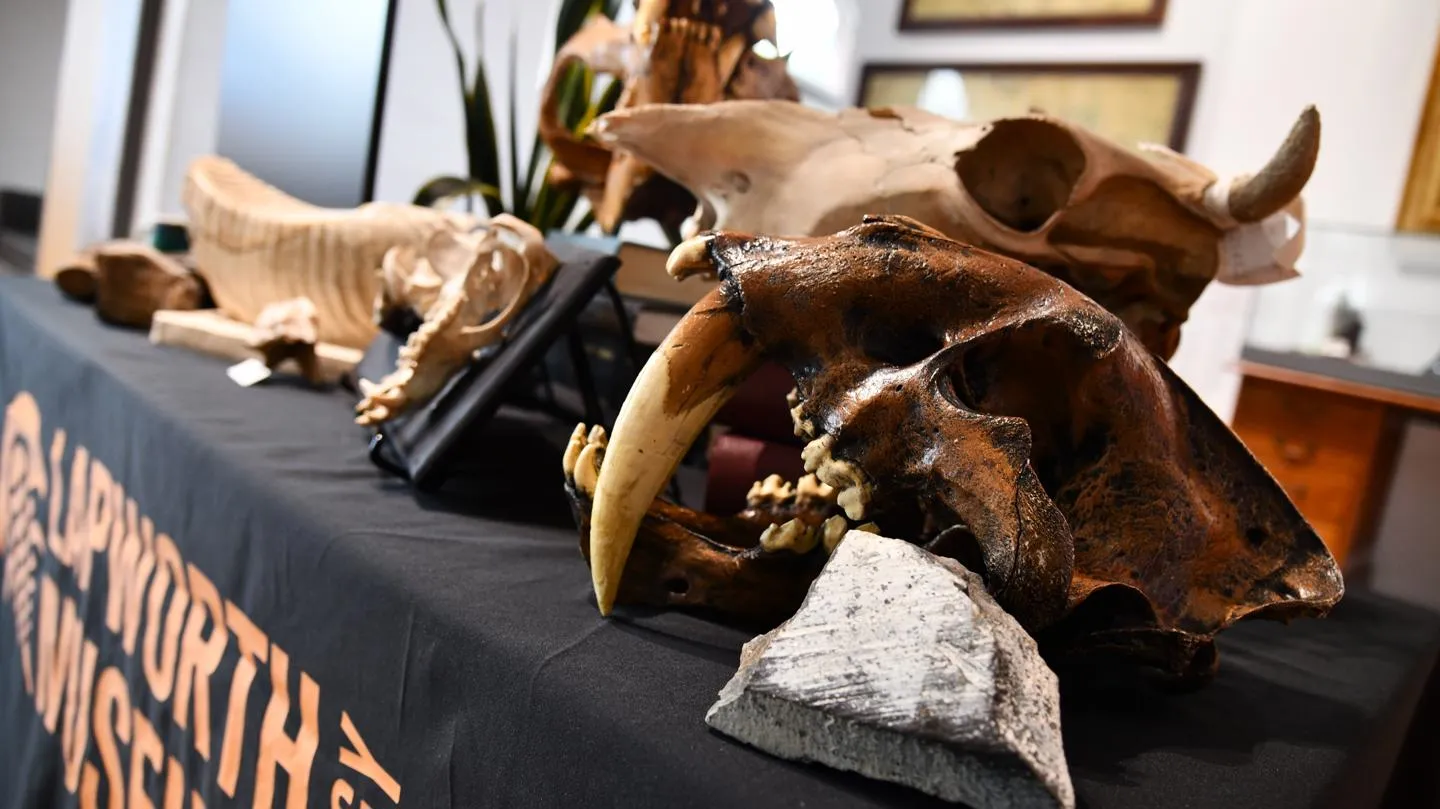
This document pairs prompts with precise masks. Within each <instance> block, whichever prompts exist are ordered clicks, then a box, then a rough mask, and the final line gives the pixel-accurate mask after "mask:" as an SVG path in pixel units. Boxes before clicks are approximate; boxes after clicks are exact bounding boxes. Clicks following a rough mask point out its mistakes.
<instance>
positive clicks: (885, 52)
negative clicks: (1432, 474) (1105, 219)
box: [849, 0, 1440, 418]
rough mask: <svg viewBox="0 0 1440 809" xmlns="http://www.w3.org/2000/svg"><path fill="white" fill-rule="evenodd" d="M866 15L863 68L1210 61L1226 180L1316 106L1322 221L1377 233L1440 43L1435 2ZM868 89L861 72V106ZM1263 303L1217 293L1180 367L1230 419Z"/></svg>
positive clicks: (1315, 188) (1202, 116)
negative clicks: (971, 23) (1103, 23)
mask: <svg viewBox="0 0 1440 809" xmlns="http://www.w3.org/2000/svg"><path fill="white" fill-rule="evenodd" d="M858 5H859V6H860V9H861V24H860V32H861V34H860V39H859V42H858V48H857V50H858V52H859V60H860V61H861V62H865V61H872V62H904V61H913V62H943V61H947V60H948V61H954V62H985V61H1000V62H1005V61H1010V62H1023V61H1056V62H1065V61H1097V62H1110V61H1192V60H1193V61H1199V62H1202V63H1203V65H1204V67H1203V70H1202V75H1201V79H1200V91H1199V95H1198V97H1197V99H1196V104H1195V112H1194V117H1193V118H1192V120H1191V129H1190V138H1189V142H1188V144H1187V151H1188V152H1189V153H1190V154H1191V155H1192V156H1194V157H1195V158H1196V159H1198V160H1200V161H1201V162H1203V163H1205V164H1207V165H1209V166H1211V167H1212V168H1215V169H1216V170H1218V171H1220V172H1222V173H1229V172H1241V171H1249V170H1253V169H1254V168H1256V167H1258V166H1259V165H1261V164H1262V163H1263V162H1264V161H1265V159H1266V158H1268V157H1269V156H1270V154H1271V152H1273V150H1274V149H1275V147H1276V146H1277V145H1279V142H1280V140H1281V139H1282V138H1283V137H1284V135H1285V132H1286V131H1287V130H1288V129H1289V126H1290V124H1291V123H1292V122H1293V121H1294V119H1295V116H1296V114H1298V113H1299V111H1300V110H1301V108H1303V107H1304V106H1305V105H1306V104H1311V103H1313V104H1315V105H1316V106H1317V107H1318V108H1319V109H1320V114H1321V117H1322V120H1323V122H1324V137H1323V146H1322V148H1321V152H1320V162H1319V165H1318V166H1317V168H1316V171H1315V175H1314V177H1313V178H1312V179H1311V181H1310V184H1309V186H1308V187H1307V188H1306V191H1305V199H1306V204H1307V210H1308V213H1309V216H1310V219H1311V220H1312V221H1313V222H1320V223H1331V224H1341V225H1349V226H1354V225H1358V226H1367V227H1377V228H1389V227H1391V226H1392V225H1393V224H1394V221H1395V214H1396V210H1397V208H1398V205H1399V202H1400V195H1401V192H1402V190H1403V187H1404V182H1405V175H1406V172H1407V170H1408V167H1409V160H1410V149H1411V146H1412V144H1413V142H1414V136H1415V130H1416V127H1417V125H1418V122H1419V115H1420V106H1421V100H1422V98H1423V96H1424V93H1425V87H1426V82H1427V81H1428V79H1429V70H1430V65H1431V58H1432V56H1433V54H1434V53H1435V45H1436V36H1437V33H1440V3H1436V2H1435V1H1434V0H1383V2H1364V3H1361V2H1354V0H1170V3H1169V13H1168V14H1167V16H1166V19H1165V23H1164V25H1163V27H1161V28H1160V29H1159V30H1155V29H1150V30H1122V29H1115V30H1090V29H1055V30H1031V31H1023V32H1001V31H994V30H987V31H983V32H966V33H949V32H946V33H904V34H902V33H900V32H899V31H898V30H897V27H896V26H897V22H898V20H899V19H900V0H867V1H866V2H864V3H860V4H858ZM858 80H859V68H858V66H857V68H856V71H855V73H854V74H853V75H852V84H851V88H850V93H849V95H850V97H851V98H854V97H855V95H856V93H855V86H854V85H855V83H856V82H858ZM1300 268H1301V270H1302V271H1303V270H1304V268H1305V260H1304V259H1303V258H1302V259H1301V262H1300ZM1252 295H1253V292H1252V291H1251V290H1246V289H1237V288H1232V287H1223V286H1220V285H1212V286H1211V287H1210V289H1209V290H1208V291H1207V292H1206V293H1205V295H1204V296H1203V297H1202V298H1201V299H1200V301H1199V302H1198V303H1197V305H1196V306H1195V308H1194V309H1193V311H1192V312H1191V320H1190V323H1189V324H1187V325H1186V327H1185V332H1184V337H1183V339H1182V340H1181V347H1180V352H1179V354H1178V355H1177V356H1176V357H1175V360H1174V363H1173V365H1174V366H1175V368H1176V370H1177V371H1179V372H1180V374H1181V375H1182V376H1184V377H1185V378H1186V380H1187V381H1189V382H1190V384H1191V385H1192V386H1193V387H1195V389H1196V390H1197V391H1198V392H1199V393H1200V395H1201V396H1202V397H1204V399H1205V400H1206V401H1207V402H1208V403H1209V404H1210V406H1211V407H1212V408H1214V409H1215V410H1216V411H1217V412H1219V413H1220V414H1221V415H1222V416H1224V417H1226V418H1228V417H1229V415H1230V413H1231V412H1232V411H1233V409H1234V400H1235V396H1236V394H1237V393H1238V390H1239V381H1240V380H1239V376H1238V374H1237V373H1236V371H1235V359H1236V357H1238V355H1239V351H1240V346H1241V344H1242V342H1243V341H1244V335H1245V328H1246V324H1247V322H1248V319H1247V314H1248V311H1249V308H1250V305H1251V298H1252Z"/></svg>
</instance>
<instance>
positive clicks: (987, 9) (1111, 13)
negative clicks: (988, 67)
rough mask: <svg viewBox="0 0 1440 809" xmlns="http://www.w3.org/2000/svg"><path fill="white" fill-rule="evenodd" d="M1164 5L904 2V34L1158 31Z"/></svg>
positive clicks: (1161, 0)
mask: <svg viewBox="0 0 1440 809" xmlns="http://www.w3.org/2000/svg"><path fill="white" fill-rule="evenodd" d="M1165 3H1166V0H904V2H903V3H902V4H901V9H900V29H901V30H902V31H915V30H932V29H937V28H940V29H943V28H1001V27H1038V26H1116V25H1125V26H1131V25H1133V26H1140V27H1156V26H1159V25H1160V23H1161V22H1163V21H1164V19H1165Z"/></svg>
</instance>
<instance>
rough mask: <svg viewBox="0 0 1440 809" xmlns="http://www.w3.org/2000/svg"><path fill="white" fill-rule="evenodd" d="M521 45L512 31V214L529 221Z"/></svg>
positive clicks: (512, 30)
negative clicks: (518, 101) (522, 175)
mask: <svg viewBox="0 0 1440 809" xmlns="http://www.w3.org/2000/svg"><path fill="white" fill-rule="evenodd" d="M519 50H520V45H519V42H518V40H517V39H516V36H515V31H514V29H511V31H510V206H509V207H510V212H511V213H513V214H515V216H517V217H519V218H520V219H527V217H528V216H529V213H530V210H529V209H530V200H529V197H530V189H529V188H528V186H529V181H528V178H527V180H526V183H525V185H521V183H520V134H519V131H520V120H519V119H520V111H519V110H518V109H517V108H516V101H515V100H516V98H518V97H519V95H520V80H519V74H520V71H519V66H520V59H519V56H518V54H519Z"/></svg>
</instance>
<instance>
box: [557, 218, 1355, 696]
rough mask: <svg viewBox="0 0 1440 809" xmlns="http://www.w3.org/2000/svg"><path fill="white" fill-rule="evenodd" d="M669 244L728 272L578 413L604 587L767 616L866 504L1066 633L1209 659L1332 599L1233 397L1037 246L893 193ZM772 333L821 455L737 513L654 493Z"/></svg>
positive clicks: (1313, 547) (1192, 666) (578, 460)
mask: <svg viewBox="0 0 1440 809" xmlns="http://www.w3.org/2000/svg"><path fill="white" fill-rule="evenodd" d="M670 264H671V270H672V272H673V273H674V274H676V275H680V276H684V275H687V274H692V273H696V272H708V273H714V274H716V275H718V277H719V281H720V283H719V286H718V288H717V289H715V290H713V291H712V292H711V293H710V294H709V295H707V296H706V297H705V298H704V299H703V300H701V301H700V303H698V304H696V306H695V307H694V308H693V309H691V310H690V312H689V314H687V315H686V316H685V318H684V319H683V320H681V322H680V323H679V324H678V325H677V326H676V327H675V329H674V331H672V332H671V334H670V336H669V337H668V338H667V339H666V341H665V343H664V344H663V345H662V346H661V347H660V348H659V349H658V350H657V351H656V352H655V354H654V355H653V356H652V357H651V359H650V361H649V362H648V363H647V364H646V366H645V368H644V370H643V371H642V372H641V374H640V377H639V378H638V379H637V380H636V382H635V385H634V387H633V388H632V389H631V391H630V394H629V396H628V397H627V398H626V400H625V404H624V406H623V407H622V409H621V411H620V415H619V417H618V418H617V420H616V422H615V429H614V431H613V433H611V435H610V436H609V437H608V439H607V437H606V436H605V435H604V434H603V432H601V431H595V432H592V433H590V434H589V435H588V436H587V435H586V434H585V433H584V431H577V433H576V436H575V438H574V440H573V441H572V446H571V449H570V451H569V452H567V453H566V457H565V468H566V474H567V487H568V490H569V492H570V494H571V497H572V498H573V499H574V502H575V506H576V512H577V516H578V517H579V522H580V525H581V530H582V540H581V541H582V543H583V544H584V545H585V546H586V549H587V551H588V557H589V560H590V565H591V573H592V576H593V577H594V584H595V592H596V596H597V599H598V602H599V605H600V609H601V611H602V612H609V610H610V609H611V607H612V605H614V604H615V603H617V601H621V602H625V601H628V602H632V603H633V602H639V603H649V604H683V605H691V606H703V607H709V608H711V609H716V610H720V611H722V612H725V613H729V614H731V615H736V616H741V617H745V618H748V619H751V620H754V621H758V622H772V625H773V622H778V621H779V620H782V619H784V618H785V617H788V614H787V612H786V610H787V609H788V610H793V609H794V608H795V606H797V605H798V603H799V599H800V598H802V597H803V595H804V593H805V588H806V587H807V586H808V584H809V582H810V579H811V578H813V576H814V575H815V573H816V571H818V569H819V566H820V564H821V563H822V561H823V554H824V549H823V548H824V546H826V545H830V544H833V540H834V539H838V538H839V537H840V536H841V535H843V534H844V532H845V530H846V529H847V527H848V524H849V523H861V524H862V525H863V524H865V523H868V522H870V521H874V522H875V523H878V525H879V529H880V531H881V532H883V533H884V534H885V535H887V536H896V537H901V538H905V539H908V540H910V541H913V542H916V543H919V544H922V545H924V546H925V547H927V548H929V549H930V550H932V551H933V552H935V553H939V554H942V555H947V556H953V557H956V558H958V559H960V560H961V561H962V562H963V563H964V564H965V565H966V567H968V568H970V569H972V570H976V571H979V572H981V573H982V575H983V576H984V577H985V580H986V583H987V586H988V588H989V589H990V591H991V593H992V595H994V596H995V598H996V600H997V601H999V602H1000V603H1001V604H1002V605H1003V606H1004V607H1005V608H1006V609H1007V610H1008V611H1009V612H1010V613H1011V614H1012V615H1014V616H1015V617H1016V619H1018V620H1019V621H1020V622H1021V623H1022V624H1023V625H1025V627H1026V628H1027V629H1029V630H1030V631H1031V632H1034V633H1037V635H1038V636H1039V637H1040V638H1041V640H1042V643H1045V642H1046V641H1047V640H1048V641H1049V642H1050V644H1051V648H1053V649H1057V650H1059V651H1060V652H1061V653H1063V654H1080V655H1090V654H1116V655H1119V656H1122V657H1125V658H1127V659H1130V660H1134V661H1138V662H1140V663H1141V664H1143V665H1147V666H1150V667H1154V668H1156V669H1158V670H1160V671H1161V672H1163V673H1164V674H1165V675H1167V676H1170V677H1173V678H1176V679H1180V680H1200V679H1204V678H1205V677H1206V676H1208V674H1210V673H1211V672H1212V671H1213V667H1214V664H1215V660H1216V658H1215V650H1214V645H1213V638H1214V635H1215V633H1217V632H1218V631H1220V630H1222V629H1224V628H1225V627H1227V626H1229V625H1230V624H1232V623H1234V622H1235V621H1237V620H1239V619H1241V618H1244V617H1247V616H1250V617H1260V616H1268V617H1280V618H1289V617H1292V616H1300V615H1320V614H1324V613H1325V612H1326V611H1327V610H1328V609H1329V608H1330V607H1331V606H1332V605H1333V604H1334V603H1335V602H1336V601H1337V600H1338V599H1339V598H1340V596H1341V593H1342V592H1343V584H1342V581H1341V577H1340V573H1339V571H1338V570H1337V568H1336V565H1335V561H1334V559H1333V558H1332V557H1331V556H1330V553H1329V552H1328V551H1327V550H1326V549H1325V546H1324V545H1323V544H1322V543H1321V541H1320V538H1319V537H1318V536H1316V534H1315V532H1314V530H1312V529H1311V528H1310V526H1309V525H1308V524H1307V523H1306V522H1305V519H1304V518H1303V517H1302V516H1301V515H1300V513H1299V512H1298V511H1296V509H1295V507H1294V505H1292V504H1291V502H1290V501H1289V499H1288V498H1287V497H1286V496H1285V494H1284V492H1283V491H1281V489H1280V487H1279V486H1278V485H1277V484H1276V483H1275V481H1274V479H1273V478H1271V477H1270V476H1269V475H1268V474H1267V473H1266V472H1265V470H1264V469H1263V468H1262V467H1261V466H1260V465H1259V463H1257V462H1256V461H1255V459H1254V457H1253V456H1251V455H1250V453H1249V452H1248V451H1247V450H1246V449H1245V447H1244V446H1243V445H1242V444H1241V443H1240V441H1239V439H1237V438H1236V437H1235V435H1234V434H1233V433H1231V432H1230V430H1229V429H1228V428H1227V427H1226V426H1225V425H1224V423H1223V422H1221V421H1220V419H1218V418H1217V417H1216V416H1215V415H1214V414H1213V413H1211V412H1210V411H1209V410H1208V409H1207V408H1206V407H1205V405H1204V404H1203V403H1201V401H1200V400H1199V398H1198V397H1196V395H1195V394H1194V392H1192V391H1191V390H1190V389H1189V388H1188V387H1186V386H1185V384H1184V383H1183V382H1182V381H1180V379H1179V378H1178V377H1176V376H1175V374H1174V373H1173V372H1171V371H1170V370H1169V368H1168V367H1166V365H1165V364H1164V363H1163V362H1161V361H1160V360H1159V359H1157V358H1156V357H1155V356H1154V355H1153V354H1152V353H1151V352H1149V351H1148V350H1146V349H1145V347H1144V346H1142V345H1141V344H1140V342H1139V341H1138V340H1137V339H1136V338H1135V336H1134V335H1133V334H1132V333H1131V332H1130V331H1129V330H1127V329H1126V328H1124V327H1123V326H1122V324H1121V323H1120V321H1119V320H1118V319H1117V318H1116V317H1115V316H1114V315H1112V314H1111V313H1109V312H1107V311H1106V310H1104V309H1102V308H1101V307H1100V306H1098V305H1096V303H1095V302H1094V301H1092V300H1090V299H1089V298H1087V297H1085V296H1084V295H1081V294H1079V293H1077V292H1076V291H1075V290H1074V289H1072V288H1071V287H1069V286H1067V285H1065V284H1063V283H1060V282H1059V281H1057V280H1056V279H1055V278H1053V277H1051V276H1049V275H1046V274H1045V273H1042V272H1040V271H1038V270H1036V269H1035V268H1033V267H1029V266H1027V265H1025V264H1022V263H1020V262H1018V261H1014V260H1011V259H1007V258H1003V257H1001V256H997V255H994V254H991V253H988V252H986V251H984V250H980V249H978V248H973V247H970V246H968V245H964V244H960V243H958V242H954V241H951V240H950V239H948V238H946V237H945V236H944V235H943V234H941V233H939V232H938V231H936V230H934V229H931V228H929V227H926V226H924V225H921V224H920V223H918V222H916V221H914V220H911V219H907V218H904V217H867V218H866V220H865V222H864V223H863V224H861V225H859V226H857V227H853V228H850V229H849V230H846V231H843V232H841V233H838V234H835V235H833V236H827V237H822V238H797V239H777V238H767V237H751V236H746V235H740V234H733V233H718V234H711V235H708V236H703V237H698V238H696V239H694V240H691V241H689V242H686V243H685V244H682V245H680V246H679V247H677V248H676V250H675V251H674V253H673V254H672V255H671V262H670ZM770 360H773V361H776V362H779V363H781V364H782V365H784V366H785V367H787V368H788V369H789V371H790V373H791V374H792V375H793V377H794V379H795V385H796V391H795V393H794V394H793V395H792V410H791V415H792V417H793V419H794V422H795V428H796V433H797V435H799V436H801V437H803V438H805V439H806V440H808V441H809V445H808V446H807V447H806V449H805V462H806V468H807V469H809V470H810V471H811V472H813V473H814V474H815V475H816V477H818V481H816V480H810V481H809V482H808V484H807V483H806V482H805V481H802V482H801V485H799V486H795V487H786V486H784V485H780V484H779V482H778V481H774V482H773V483H772V484H771V485H768V486H767V485H765V484H762V485H761V486H759V487H757V491H755V492H754V493H752V494H753V496H752V499H751V509H750V510H749V511H747V512H745V513H742V514H741V515H738V516H737V517H733V518H726V517H720V516H715V515H708V514H700V513H697V512H693V511H689V510H687V509H684V508H682V507H680V506H676V505H673V504H669V503H665V502H663V501H661V500H658V499H656V497H657V495H658V494H659V493H660V492H661V490H662V489H663V488H664V486H665V484H666V482H667V481H668V479H669V478H670V476H671V475H672V474H673V472H674V470H675V468H676V465H677V464H678V463H679V461H680V459H681V457H682V456H683V455H684V454H685V453H686V451H687V450H688V448H689V446H690V444H691V443H692V442H693V441H694V440H695V439H696V437H697V436H699V435H700V434H701V432H702V431H703V430H704V428H705V425H706V424H707V423H708V422H709V420H710V418H711V416H713V415H714V414H715V412H716V411H717V410H718V409H719V408H720V407H721V406H722V405H723V404H724V403H725V402H726V401H727V400H728V399H729V397H730V395H731V394H733V392H734V391H735V389H736V388H737V387H738V386H739V385H740V384H741V383H742V382H743V381H744V379H745V378H746V377H747V376H748V375H749V374H750V373H752V372H753V371H754V369H755V368H757V367H758V366H759V365H760V364H761V363H762V362H765V361H770ZM822 484H823V486H822ZM767 488H768V489H769V490H770V491H769V496H767V492H766V491H765V490H766V489H767ZM806 489H809V490H810V492H809V494H808V495H806V494H805V490H806ZM807 500H808V502H805V501H807ZM772 523H773V524H772ZM767 525H769V526H770V527H768V528H767V527H766V526H767ZM632 560H633V561H632ZM876 597H877V598H879V597H881V596H880V594H877V595H876Z"/></svg>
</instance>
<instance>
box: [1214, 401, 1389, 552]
mask: <svg viewBox="0 0 1440 809" xmlns="http://www.w3.org/2000/svg"><path fill="white" fill-rule="evenodd" d="M1389 410H1390V408H1389V406H1388V405H1386V404H1384V403H1381V402H1377V401H1371V400H1367V399H1361V398H1357V397H1355V396H1349V395H1345V394H1340V393H1332V392H1329V391H1324V390H1316V389H1314V388H1308V387H1302V386H1298V385H1294V384H1287V383H1284V382H1277V381H1273V380H1269V379H1261V378H1256V377H1252V376H1247V377H1245V379H1244V382H1243V383H1242V385H1241V388H1240V400H1239V402H1238V404H1237V405H1236V408H1235V419H1234V424H1233V426H1234V428H1235V432H1236V434H1237V435H1239V436H1240V439H1241V440H1242V441H1244V442H1245V444H1246V446H1248V447H1249V448H1250V451H1251V452H1253V453H1255V457H1256V458H1258V459H1259V460H1260V462H1261V463H1262V464H1264V465H1265V468H1266V469H1268V470H1270V474H1272V475H1274V476H1275V479H1276V480H1278V481H1279V482H1280V485H1281V486H1282V487H1284V489H1285V492H1286V493H1287V494H1289V495H1290V499H1292V500H1294V501H1295V505H1296V506H1297V507H1299V509H1300V512H1301V513H1302V514H1304V515H1305V518H1306V519H1308V520H1309V521H1310V524H1311V525H1313V526H1314V527H1315V531H1316V533H1318V534H1319V535H1320V538H1321V539H1323V540H1324V541H1325V544H1326V545H1327V546H1329V548H1330V552H1331V553H1333V554H1335V558H1336V559H1337V560H1339V561H1340V563H1341V565H1342V566H1343V565H1344V564H1345V560H1346V557H1347V556H1348V555H1349V552H1350V550H1351V548H1352V547H1353V546H1354V545H1355V544H1356V543H1357V540H1359V541H1362V542H1363V541H1364V540H1365V539H1368V537H1367V532H1368V530H1369V524H1370V522H1371V521H1372V519H1373V516H1374V514H1373V512H1374V510H1375V507H1376V504H1375V503H1374V502H1373V501H1374V500H1375V499H1376V494H1375V493H1374V492H1373V491H1372V489H1373V481H1375V480H1376V479H1377V478H1380V477H1384V476H1385V474H1386V473H1388V467H1389V466H1390V465H1392V464H1393V460H1394V458H1393V456H1394V447H1393V440H1392V436H1391V435H1390V433H1391V432H1392V431H1391V429H1390V427H1389V424H1390V421H1391V420H1390V418H1389Z"/></svg>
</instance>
